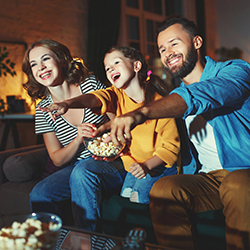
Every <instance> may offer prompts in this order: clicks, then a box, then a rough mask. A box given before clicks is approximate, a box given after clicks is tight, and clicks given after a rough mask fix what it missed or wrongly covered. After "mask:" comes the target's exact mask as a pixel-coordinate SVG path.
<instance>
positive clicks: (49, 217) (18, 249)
mask: <svg viewBox="0 0 250 250" xmlns="http://www.w3.org/2000/svg"><path fill="white" fill-rule="evenodd" d="M61 227H62V220H61V219H60V218H59V217H58V216H57V215H55V214H50V213H32V214H29V215H19V216H14V217H13V218H12V220H10V219H9V221H8V219H5V225H4V227H2V229H1V230H0V250H8V249H11V250H52V249H54V248H55V246H56V243H57V239H58V236H59V233H60V229H61Z"/></svg>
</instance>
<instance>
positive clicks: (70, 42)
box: [0, 0, 88, 59]
mask: <svg viewBox="0 0 250 250" xmlns="http://www.w3.org/2000/svg"><path fill="white" fill-rule="evenodd" d="M87 10H88V0H42V1H40V0H8V1H0V24H1V31H0V41H11V42H25V43H27V44H28V45H29V44H30V43H32V42H34V41H36V40H38V39H41V38H51V39H54V40H57V41H59V42H61V43H63V44H65V45H67V46H68V47H69V48H70V50H71V52H72V54H73V55H74V56H81V57H83V58H84V59H85V58H86V46H87Z"/></svg>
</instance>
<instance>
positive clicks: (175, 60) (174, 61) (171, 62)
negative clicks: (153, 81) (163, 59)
mask: <svg viewBox="0 0 250 250" xmlns="http://www.w3.org/2000/svg"><path fill="white" fill-rule="evenodd" d="M177 61H178V58H176V59H174V60H172V61H170V62H169V64H173V63H176V62H177Z"/></svg>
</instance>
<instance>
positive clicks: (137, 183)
mask: <svg viewBox="0 0 250 250" xmlns="http://www.w3.org/2000/svg"><path fill="white" fill-rule="evenodd" d="M176 173H177V169H176V166H173V167H172V168H166V167H165V166H163V165H160V166H158V167H156V168H154V169H153V170H151V171H150V172H149V173H148V174H147V175H146V176H145V177H144V178H142V179H137V178H136V177H134V176H133V175H132V174H130V173H127V175H126V178H125V181H124V183H123V186H122V190H121V196H123V197H126V198H131V195H132V194H133V193H136V195H137V196H138V200H137V201H134V202H137V203H142V204H148V203H149V193H150V190H151V188H152V186H153V184H154V183H155V182H156V181H158V180H159V179H160V178H162V177H164V176H168V175H175V174H176ZM130 201H133V200H132V199H130Z"/></svg>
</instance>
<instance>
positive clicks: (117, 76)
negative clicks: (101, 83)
mask: <svg viewBox="0 0 250 250" xmlns="http://www.w3.org/2000/svg"><path fill="white" fill-rule="evenodd" d="M120 76H121V74H120V73H115V74H113V75H112V76H111V79H112V80H113V81H114V82H116V81H117V80H118V79H119V78H120Z"/></svg>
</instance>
